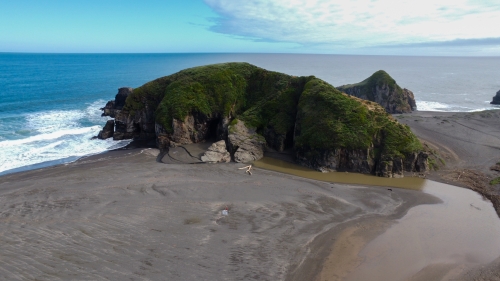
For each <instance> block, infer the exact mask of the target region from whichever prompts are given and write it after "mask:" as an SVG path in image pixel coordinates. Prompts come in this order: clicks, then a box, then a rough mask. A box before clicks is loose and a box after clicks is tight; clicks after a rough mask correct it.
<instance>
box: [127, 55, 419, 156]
mask: <svg viewBox="0 0 500 281" xmlns="http://www.w3.org/2000/svg"><path fill="white" fill-rule="evenodd" d="M381 81H382V82H383V83H386V84H387V85H389V87H397V85H396V84H395V81H394V80H393V79H392V78H390V76H388V74H387V73H385V72H384V71H379V72H377V73H375V74H374V75H372V77H370V78H369V79H367V80H365V81H363V82H361V83H358V85H360V84H363V83H364V84H366V85H368V86H370V87H371V85H374V84H377V83H382V82H381ZM145 107H149V108H152V109H154V110H155V120H156V122H157V123H158V124H160V125H161V126H163V128H164V129H165V130H166V131H167V133H172V130H173V128H172V121H173V119H177V120H181V121H183V120H184V119H185V118H186V117H187V116H188V115H190V114H194V113H196V114H202V115H205V116H209V117H213V118H222V117H229V118H230V119H234V118H238V119H240V120H242V121H244V122H245V124H246V125H247V126H249V127H252V128H254V129H256V131H257V132H258V133H259V134H261V135H264V136H266V132H269V131H272V132H273V134H274V135H281V136H283V137H286V138H287V139H292V138H293V137H294V135H295V140H294V146H295V148H310V149H335V148H348V149H368V148H373V149H372V151H376V154H378V155H380V154H382V155H385V156H391V155H393V156H404V155H405V154H406V153H410V152H416V151H418V150H420V149H421V144H420V142H419V141H418V139H417V138H416V137H415V135H413V133H412V132H411V131H410V129H409V127H407V126H404V125H402V124H400V123H398V122H397V121H396V120H395V119H394V118H392V117H391V116H390V115H388V114H387V113H386V112H385V110H384V109H383V108H382V107H380V106H379V105H377V104H375V103H373V102H369V101H364V100H361V99H358V98H355V97H351V96H348V95H346V94H343V93H341V92H340V91H339V90H337V89H336V88H335V87H333V86H332V85H330V84H328V83H326V82H324V81H322V80H320V79H318V78H315V77H313V76H309V77H296V76H290V75H286V74H282V73H277V72H272V71H267V70H265V69H262V68H259V67H256V66H253V65H250V64H248V63H224V64H215V65H209V66H200V67H195V68H190V69H186V70H183V71H180V72H178V73H175V74H172V75H170V76H166V77H163V78H159V79H156V80H154V81H151V82H149V83H147V84H145V85H143V86H142V87H139V88H137V89H135V90H134V91H133V93H132V94H130V95H129V96H128V98H127V100H126V105H125V107H124V109H123V110H124V112H128V113H129V114H130V115H134V114H135V113H136V112H138V111H140V110H143V109H144V108H145ZM268 141H269V140H268Z"/></svg>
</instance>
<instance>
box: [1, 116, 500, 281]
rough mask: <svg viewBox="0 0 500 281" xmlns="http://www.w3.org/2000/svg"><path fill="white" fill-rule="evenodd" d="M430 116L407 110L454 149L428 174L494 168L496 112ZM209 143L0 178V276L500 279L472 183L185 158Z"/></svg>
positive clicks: (487, 217) (487, 209) (493, 235)
mask: <svg viewBox="0 0 500 281" xmlns="http://www.w3.org/2000/svg"><path fill="white" fill-rule="evenodd" d="M433 114H434V113H426V112H417V113H412V114H410V115H404V116H403V117H402V118H401V117H398V119H399V121H400V122H403V123H407V124H408V125H409V126H410V127H411V128H412V130H413V131H414V132H415V133H416V134H417V135H418V136H419V137H420V138H421V139H423V140H424V141H426V142H427V143H428V144H430V145H431V146H432V147H433V148H435V149H436V150H438V151H439V152H440V153H441V154H442V155H444V157H445V158H446V162H447V166H446V167H445V168H443V169H442V170H440V171H438V172H435V173H431V174H430V175H429V176H430V177H431V178H433V179H436V180H439V181H441V182H454V183H456V181H454V180H456V179H457V178H458V179H463V178H465V177H466V173H464V172H463V171H464V169H471V170H474V171H482V172H484V173H489V175H490V176H494V175H495V174H494V172H491V171H489V166H490V165H491V164H492V163H495V161H498V160H500V159H498V155H497V151H498V149H499V148H500V144H499V141H498V140H499V137H500V131H498V129H497V127H496V125H497V124H498V120H499V117H500V114H499V112H498V111H495V112H492V113H490V114H486V115H484V114H483V113H476V115H475V114H472V113H463V114H454V113H443V114H440V113H436V114H437V115H433ZM482 114H483V115H482ZM457 128H458V129H457ZM470 132H474V134H472V135H471V134H470ZM205 145H206V144H205ZM202 150H203V149H202V147H201V146H199V147H188V149H185V148H182V147H179V148H176V149H173V150H172V151H171V152H170V153H169V154H168V155H158V151H157V150H156V149H130V150H119V151H113V152H109V153H105V154H100V155H95V156H92V157H88V158H84V159H81V160H79V161H77V162H74V163H70V164H66V165H60V166H55V167H48V168H43V169H39V170H33V171H25V172H21V173H16V174H10V175H4V176H0V280H318V281H319V280H321V281H323V280H413V281H416V280H500V277H499V276H500V270H499V268H500V257H498V256H499V255H500V241H499V238H497V237H500V236H499V235H498V233H500V226H499V220H498V217H497V216H496V215H495V213H494V210H493V207H492V205H491V203H490V202H489V201H486V200H484V199H483V198H482V197H481V196H480V195H479V194H477V193H475V192H472V191H470V190H466V189H462V188H458V187H456V186H449V185H445V184H442V183H438V182H434V181H426V180H423V179H419V178H404V179H381V178H375V177H370V176H366V175H357V174H350V173H337V174H333V173H331V174H321V173H317V172H314V171H310V170H307V169H303V168H301V167H300V168H296V170H295V171H292V172H290V170H289V169H290V167H289V166H287V165H289V163H288V164H287V163H285V164H280V163H279V161H278V162H277V161H276V160H273V159H264V160H263V161H261V163H260V164H257V166H260V167H262V168H265V169H273V170H276V171H279V172H280V173H277V172H273V171H269V170H263V169H259V168H256V169H255V170H254V172H253V175H252V176H250V175H248V174H245V173H244V171H243V170H238V168H239V167H241V166H243V165H241V164H235V163H228V164H196V165H186V164H180V163H198V162H199V161H198V158H199V156H200V153H201V152H202ZM497 159H498V160H497ZM157 161H163V162H164V163H159V162H157ZM165 163H168V164H165ZM266 165H267V166H266ZM294 169H295V168H294ZM456 171H459V174H456V173H455V172H456ZM283 173H289V174H283ZM297 175H300V177H298V176H297ZM461 175H463V177H462V176H461ZM303 177H305V178H303ZM331 177H334V179H331ZM472 179H473V180H474V178H472ZM329 181H334V182H337V183H330V182H329ZM338 182H340V183H338ZM473 182H476V181H473ZM457 184H459V185H462V186H467V184H466V183H464V182H460V181H459V182H458V183H457ZM396 186H400V187H404V188H406V189H401V188H395V187H396ZM469 188H470V187H469ZM472 189H474V188H472ZM488 190H490V189H488ZM490 191H492V192H493V191H495V190H494V189H492V190H490ZM225 208H228V212H229V215H228V216H224V215H222V213H221V211H222V210H223V209H225Z"/></svg>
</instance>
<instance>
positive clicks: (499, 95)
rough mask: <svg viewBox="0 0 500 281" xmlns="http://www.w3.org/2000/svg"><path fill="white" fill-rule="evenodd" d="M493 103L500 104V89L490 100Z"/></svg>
mask: <svg viewBox="0 0 500 281" xmlns="http://www.w3.org/2000/svg"><path fill="white" fill-rule="evenodd" d="M490 103H491V104H500V91H498V92H497V94H496V95H495V96H494V97H493V100H492V101H491V102H490Z"/></svg>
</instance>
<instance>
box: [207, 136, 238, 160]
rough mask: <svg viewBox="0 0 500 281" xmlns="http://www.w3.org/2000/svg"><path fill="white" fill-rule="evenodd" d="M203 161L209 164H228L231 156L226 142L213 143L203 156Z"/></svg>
mask: <svg viewBox="0 0 500 281" xmlns="http://www.w3.org/2000/svg"><path fill="white" fill-rule="evenodd" d="M201 161H203V162H208V163H220V162H222V163H227V162H230V161H231V154H229V152H228V151H227V149H226V141H224V140H220V141H218V142H215V143H213V144H212V145H211V146H210V147H209V148H208V150H207V152H205V154H204V155H203V156H201Z"/></svg>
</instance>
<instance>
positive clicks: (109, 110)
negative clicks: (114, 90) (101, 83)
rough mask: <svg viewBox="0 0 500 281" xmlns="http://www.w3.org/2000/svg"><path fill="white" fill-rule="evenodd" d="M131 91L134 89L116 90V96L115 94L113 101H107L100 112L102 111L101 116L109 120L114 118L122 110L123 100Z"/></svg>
mask: <svg viewBox="0 0 500 281" xmlns="http://www.w3.org/2000/svg"><path fill="white" fill-rule="evenodd" d="M133 90H134V89H132V88H128V87H124V88H120V89H118V94H116V96H115V99H114V100H110V101H108V102H107V103H106V105H105V106H104V107H103V108H101V110H102V111H103V113H102V115H101V116H109V117H111V118H115V116H116V113H118V112H119V111H120V110H122V108H123V106H124V105H125V100H126V99H127V97H128V95H129V94H131V93H132V91H133ZM117 111H118V112H117Z"/></svg>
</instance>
